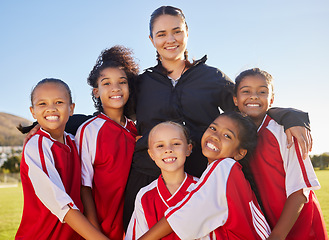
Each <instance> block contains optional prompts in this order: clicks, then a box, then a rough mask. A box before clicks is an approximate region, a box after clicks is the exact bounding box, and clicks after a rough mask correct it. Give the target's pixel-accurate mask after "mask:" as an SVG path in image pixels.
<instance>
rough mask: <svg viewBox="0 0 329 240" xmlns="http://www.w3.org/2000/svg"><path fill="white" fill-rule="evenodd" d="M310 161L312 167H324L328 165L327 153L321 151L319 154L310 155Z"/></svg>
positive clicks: (328, 156)
mask: <svg viewBox="0 0 329 240" xmlns="http://www.w3.org/2000/svg"><path fill="white" fill-rule="evenodd" d="M311 161H312V164H313V167H318V168H320V169H325V168H328V166H329V155H328V154H327V153H322V154H321V155H313V156H311Z"/></svg>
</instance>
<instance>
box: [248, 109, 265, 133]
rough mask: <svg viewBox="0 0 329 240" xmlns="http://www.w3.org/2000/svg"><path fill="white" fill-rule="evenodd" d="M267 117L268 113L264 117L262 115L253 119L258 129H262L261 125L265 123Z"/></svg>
mask: <svg viewBox="0 0 329 240" xmlns="http://www.w3.org/2000/svg"><path fill="white" fill-rule="evenodd" d="M265 116H266V113H265V114H264V115H262V116H258V117H251V119H252V121H253V122H254V123H255V124H256V126H257V129H258V128H259V127H260V125H261V124H262V122H263V121H264V118H265Z"/></svg>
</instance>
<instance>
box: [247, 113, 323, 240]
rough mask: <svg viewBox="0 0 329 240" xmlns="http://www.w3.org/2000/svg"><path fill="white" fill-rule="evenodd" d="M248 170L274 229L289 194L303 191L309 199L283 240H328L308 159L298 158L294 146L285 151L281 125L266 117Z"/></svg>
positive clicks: (285, 141)
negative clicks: (250, 171) (251, 174)
mask: <svg viewBox="0 0 329 240" xmlns="http://www.w3.org/2000/svg"><path fill="white" fill-rule="evenodd" d="M250 167H251V170H252V173H253V176H254V179H255V182H256V185H257V188H258V191H259V194H260V197H261V200H262V204H263V206H264V213H265V216H266V218H267V220H268V223H269V225H270V226H271V228H272V229H273V228H274V227H275V225H276V223H277V221H278V219H279V217H280V215H281V212H282V209H283V206H284V204H285V202H286V200H287V198H288V197H289V196H290V194H292V193H294V192H296V191H298V190H300V189H303V193H304V195H305V196H306V198H307V199H308V202H307V203H305V204H304V207H303V209H302V211H301V213H300V215H299V218H298V219H297V221H296V223H295V225H294V226H293V228H292V229H291V231H290V233H289V234H288V236H287V238H286V239H298V240H301V239H302V240H303V239H305V240H306V239H317V240H320V239H328V236H327V233H326V229H325V226H324V220H323V217H322V213H321V209H320V206H319V203H318V200H317V198H316V196H315V194H314V192H313V191H312V190H315V189H319V188H320V184H319V182H318V179H317V177H316V175H315V172H314V169H313V166H312V164H311V161H310V159H309V158H307V159H306V160H303V159H302V158H301V154H300V149H299V147H298V144H297V143H296V141H295V145H294V146H293V147H291V148H290V149H288V148H287V136H286V134H285V132H284V129H283V127H282V126H281V125H279V124H278V123H276V122H275V121H274V120H273V119H272V118H270V117H269V116H265V118H264V121H263V123H262V125H261V126H260V127H259V129H258V143H257V148H256V150H255V152H254V153H253V156H252V159H251V160H250Z"/></svg>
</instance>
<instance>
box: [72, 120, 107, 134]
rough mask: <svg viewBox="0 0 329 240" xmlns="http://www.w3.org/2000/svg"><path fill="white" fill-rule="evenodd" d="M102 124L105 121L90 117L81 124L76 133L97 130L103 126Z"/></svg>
mask: <svg viewBox="0 0 329 240" xmlns="http://www.w3.org/2000/svg"><path fill="white" fill-rule="evenodd" d="M104 122H105V120H104V119H102V118H100V117H98V116H95V117H92V118H90V119H88V120H86V121H85V122H84V123H82V124H81V126H80V127H79V128H78V131H77V133H81V132H85V131H94V130H96V129H99V128H100V127H101V126H102V125H103V124H104Z"/></svg>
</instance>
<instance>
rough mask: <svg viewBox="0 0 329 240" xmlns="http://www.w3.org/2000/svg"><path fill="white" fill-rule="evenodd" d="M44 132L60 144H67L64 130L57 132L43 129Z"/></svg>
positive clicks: (57, 130)
mask: <svg viewBox="0 0 329 240" xmlns="http://www.w3.org/2000/svg"><path fill="white" fill-rule="evenodd" d="M43 130H45V131H46V132H48V133H49V135H50V136H51V137H52V138H53V139H55V140H56V141H58V142H60V143H63V144H64V143H65V141H64V129H56V130H51V129H46V128H43Z"/></svg>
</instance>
